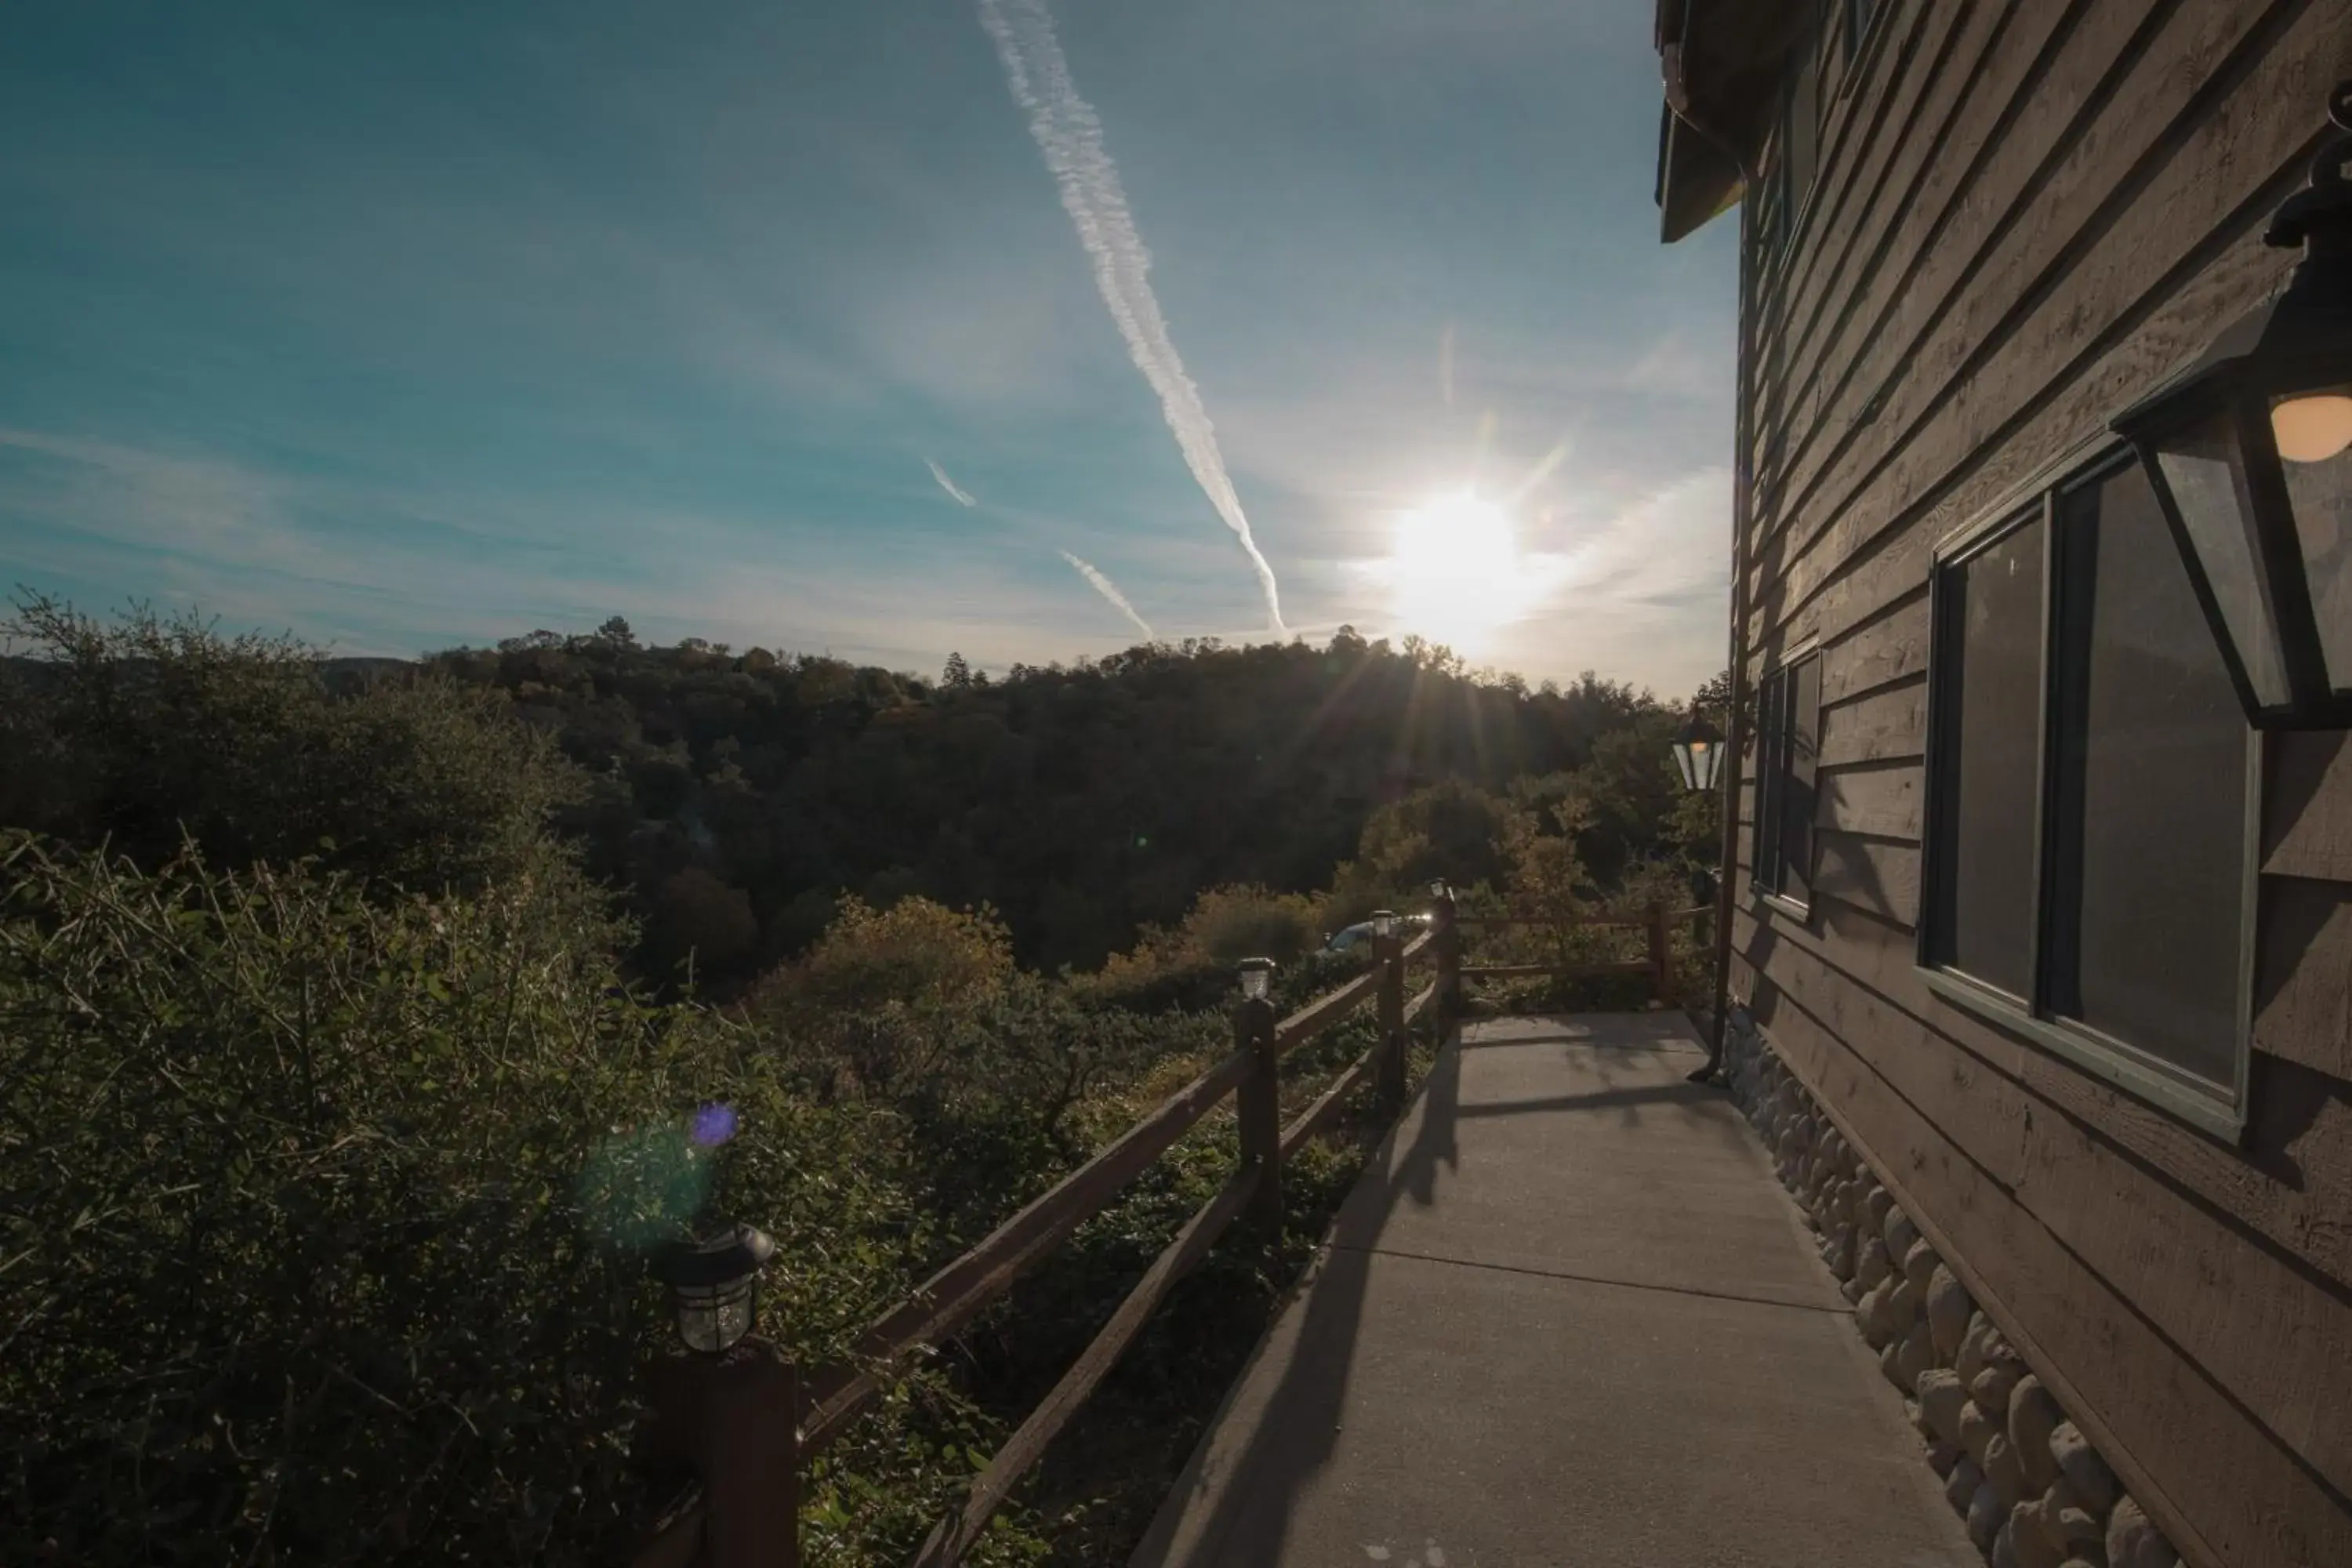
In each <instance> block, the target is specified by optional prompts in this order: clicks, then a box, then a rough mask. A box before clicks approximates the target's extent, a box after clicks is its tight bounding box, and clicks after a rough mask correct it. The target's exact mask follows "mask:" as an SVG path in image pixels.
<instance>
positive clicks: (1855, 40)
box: [1843, 0, 1885, 65]
mask: <svg viewBox="0 0 2352 1568" xmlns="http://www.w3.org/2000/svg"><path fill="white" fill-rule="evenodd" d="M1883 10H1885V5H1884V4H1883V0H1844V11H1845V26H1844V28H1843V40H1844V51H1843V52H1844V54H1845V58H1846V62H1847V63H1848V64H1849V65H1851V64H1852V63H1853V59H1854V58H1855V57H1856V56H1858V55H1860V54H1861V53H1862V46H1863V45H1864V44H1865V43H1867V42H1869V41H1870V25H1871V23H1873V22H1874V21H1876V20H1877V19H1878V14H1879V12H1881V11H1883Z"/></svg>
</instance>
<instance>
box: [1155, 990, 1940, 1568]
mask: <svg viewBox="0 0 2352 1568" xmlns="http://www.w3.org/2000/svg"><path fill="white" fill-rule="evenodd" d="M1463 1033H1464V1036H1465V1038H1464V1039H1462V1040H1461V1041H1459V1042H1457V1043H1455V1044H1454V1045H1450V1046H1449V1047H1447V1048H1446V1049H1445V1050H1444V1052H1443V1053H1441V1054H1440V1056H1439V1058H1438V1060H1437V1062H1436V1064H1435V1066H1434V1067H1433V1068H1432V1070H1431V1072H1430V1075H1429V1078H1428V1080H1427V1082H1426V1083H1425V1084H1424V1085H1423V1089H1422V1091H1421V1093H1420V1095H1419V1096H1418V1097H1417V1098H1416V1100H1415V1101H1414V1103H1413V1105H1412V1107H1411V1108H1410V1109H1409V1110H1408V1111H1407V1113H1406V1115H1405V1117H1404V1119H1403V1120H1402V1121H1401V1122H1400V1123H1399V1125H1398V1126H1397V1127H1396V1128H1395V1129H1394V1130H1393V1131H1391V1134H1390V1136H1389V1138H1388V1139H1387V1140H1386V1141H1385V1142H1383V1143H1382V1144H1381V1147H1380V1148H1379V1149H1378V1150H1377V1151H1375V1152H1374V1154H1373V1155H1372V1157H1371V1159H1370V1161H1369V1162H1368V1163H1367V1165H1366V1167H1365V1170H1364V1173H1363V1175H1362V1176H1361V1178H1360V1181H1359V1183H1358V1184H1357V1186H1356V1188H1355V1190H1354V1191H1353V1192H1352V1193H1351V1194H1349V1198H1348V1200H1347V1202H1346V1203H1345V1204H1344V1205H1342V1206H1341V1209H1340V1212H1339V1215H1338V1216H1337V1218H1335V1220H1334V1221H1333V1224H1332V1227H1331V1231H1330V1234H1329V1236H1328V1237H1327V1238H1326V1245H1325V1246H1324V1247H1323V1248H1322V1249H1321V1251H1320V1252H1319V1253H1318V1258H1317V1260H1316V1261H1315V1263H1314V1264H1313V1265H1312V1266H1311V1267H1310V1268H1309V1269H1308V1270H1307V1273H1306V1274H1305V1275H1304V1276H1303V1277H1302V1278H1301V1279H1300V1281H1299V1283H1298V1284H1297V1286H1296V1287H1295V1288H1294V1290H1293V1292H1292V1294H1291V1296H1290V1298H1289V1300H1287V1301H1286V1304H1285V1305H1284V1307H1283V1308H1282V1310H1280V1311H1279V1312H1278V1313H1277V1314H1276V1320H1275V1321H1274V1324H1273V1326H1272V1327H1271V1328H1270V1329H1269V1330H1268V1331H1267V1333H1266V1335H1265V1339H1264V1341H1262V1342H1260V1344H1259V1345H1258V1347H1257V1349H1256V1351H1255V1353H1254V1354H1253V1355H1252V1357H1251V1360H1250V1362H1249V1364H1248V1365H1247V1366H1246V1367H1245V1368H1244V1371H1243V1373H1242V1375H1241V1377H1240V1379H1239V1380H1238V1381H1237V1382H1236V1384H1235V1385H1234V1390H1233V1392H1232V1393H1231V1394H1229V1395H1228V1396H1227V1399H1226V1401H1225V1404H1224V1406H1223V1408H1222V1409H1221V1410H1220V1411H1219V1412H1218V1414H1217V1416H1216V1418H1215V1419H1214V1420H1213V1422H1212V1423H1211V1426H1210V1427H1209V1430H1208V1431H1207V1432H1206V1434H1204V1435H1203V1436H1202V1440H1201V1443H1200V1445H1199V1447H1198V1448H1197V1449H1196V1450H1195V1452H1194V1454H1193V1456H1192V1462H1191V1463H1190V1464H1189V1465H1188V1466H1187V1468H1186V1469H1185V1471H1184V1473H1183V1475H1182V1476H1181V1478H1180V1479H1179V1480H1178V1482H1177V1485H1176V1487H1175V1489H1173V1490H1172V1491H1171V1494H1170V1496H1169V1498H1168V1500H1167V1502H1166V1503H1165V1504H1164V1505H1163V1507H1162V1508H1161V1510H1160V1514H1159V1516H1158V1518H1156V1519H1155V1520H1154V1521H1153V1522H1152V1525H1151V1528H1150V1531H1149V1532H1148V1533H1147V1534H1146V1536H1145V1538H1144V1540H1143V1542H1142V1544H1141V1545H1140V1546H1139V1548H1138V1550H1137V1552H1136V1553H1135V1555H1134V1557H1133V1558H1132V1559H1131V1563H1130V1568H1340V1565H1342V1564H1346V1565H1348V1568H1359V1565H1362V1564H1366V1563H1392V1564H1396V1565H1398V1568H1403V1565H1405V1564H1412V1565H1413V1568H1424V1565H1426V1568H1482V1565H1483V1568H1506V1565H1515V1564H1535V1563H1559V1564H1568V1563H1574V1564H1576V1565H1577V1568H1616V1565H1622V1568H1636V1565H1638V1568H1679V1565H1684V1564H1687V1565H1691V1568H1698V1565H1702V1564H1705V1565H1708V1568H1713V1565H1717V1564H1725V1563H1740V1564H1748V1565H1754V1568H1781V1565H1786V1568H1796V1565H1797V1564H1804V1565H1805V1568H1847V1565H1849V1564H1851V1565H1853V1568H1860V1565H1862V1564H1864V1563H1869V1564H1874V1565H1875V1564H1882V1563H1900V1564H1903V1565H1905V1568H1973V1565H1974V1564H1975V1563H1976V1562H1977V1559H1976V1555H1975V1552H1974V1551H1973V1549H1971V1548H1970V1547H1969V1544H1968V1542H1967V1540H1966V1538H1965V1536H1964V1535H1963V1534H1962V1532H1961V1531H1960V1529H1959V1526H1958V1521H1956V1520H1954V1519H1953V1518H1952V1517H1951V1515H1950V1513H1949V1512H1948V1510H1946V1509H1945V1508H1944V1505H1943V1502H1942V1500H1941V1498H1940V1496H1939V1495H1938V1490H1937V1485H1936V1481H1935V1478H1934V1474H1933V1472H1932V1471H1931V1470H1929V1469H1928V1468H1927V1465H1926V1464H1925V1462H1924V1458H1923V1456H1922V1455H1921V1454H1920V1452H1919V1449H1918V1447H1917V1443H1916V1438H1915V1437H1914V1436H1913V1435H1912V1434H1911V1432H1910V1430H1909V1428H1908V1426H1906V1423H1905V1421H1904V1418H1903V1414H1902V1409H1901V1405H1900V1401H1899V1399H1898V1398H1897V1396H1896V1395H1895V1390H1894V1389H1893V1388H1891V1387H1890V1386H1888V1385H1887V1384H1886V1383H1885V1380H1884V1378H1883V1377H1881V1376H1880V1374H1879V1372H1878V1369H1877V1366H1876V1363H1875V1360H1874V1358H1873V1357H1872V1356H1870V1354H1869V1353H1868V1352H1867V1350H1866V1349H1865V1348H1864V1346H1863V1344H1862V1342H1861V1340H1860V1339H1859V1337H1858V1336H1857V1335H1856V1334H1855V1333H1854V1331H1853V1326H1852V1324H1851V1322H1850V1321H1848V1316H1847V1313H1846V1311H1845V1306H1844V1302H1843V1299H1842V1298H1841V1297H1840V1296H1839V1295H1838V1294H1837V1290H1836V1285H1835V1281H1834V1280H1833V1279H1832V1278H1831V1277H1830V1275H1829V1273H1828V1271H1827V1270H1826V1269H1825V1268H1822V1265H1821V1261H1820V1259H1819V1258H1818V1256H1816V1254H1815V1253H1814V1251H1813V1248H1812V1247H1811V1245H1810V1241H1809V1238H1808V1237H1807V1236H1806V1234H1805V1233H1804V1231H1803V1230H1802V1228H1801V1225H1800V1223H1799V1220H1798V1217H1797V1213H1796V1210H1795V1208H1794V1205H1791V1204H1790V1202H1789V1200H1788V1198H1787V1196H1786V1194H1784V1193H1783V1192H1782V1191H1781V1189H1780V1186H1779V1184H1778V1183H1777V1181H1776V1180H1775V1179H1774V1177H1773V1174H1772V1172H1771V1168H1770V1163H1769V1160H1768V1159H1767V1158H1766V1157H1765V1154H1764V1152H1763V1150H1762V1147H1761V1145H1760V1144H1759V1142H1758V1141H1757V1139H1756V1137H1755V1134H1754V1132H1753V1131H1752V1130H1750V1129H1749V1128H1748V1125H1747V1123H1746V1122H1745V1121H1743V1120H1741V1118H1740V1117H1739V1115H1738V1111H1737V1110H1736V1109H1735V1108H1734V1107H1733V1106H1732V1105H1731V1103H1730V1101H1729V1100H1728V1099H1727V1097H1725V1096H1724V1095H1723V1094H1722V1093H1721V1091H1719V1090H1715V1089H1705V1088H1701V1087H1699V1086H1696V1085H1693V1084H1689V1083H1686V1082H1685V1081H1684V1080H1683V1074H1684V1072H1685V1070H1686V1069H1687V1068H1689V1067H1690V1066H1691V1065H1693V1064H1694V1063H1695V1062H1696V1060H1698V1059H1699V1058H1701V1057H1702V1056H1703V1055H1704V1052H1703V1051H1702V1050H1701V1048H1700V1047H1699V1046H1698V1045H1697V1043H1696V1040H1695V1039H1693V1038H1692V1037H1690V1035H1689V1033H1688V1030H1687V1026H1686V1025H1685V1024H1684V1022H1683V1021H1682V1020H1681V1019H1680V1018H1679V1017H1678V1016H1677V1017H1671V1018H1670V1017H1668V1016H1661V1015H1654V1014H1652V1015H1621V1016H1607V1015H1596V1016H1578V1017H1574V1018H1569V1019H1485V1020H1475V1021H1472V1022H1470V1023H1468V1024H1467V1025H1465V1028H1464V1031H1463Z"/></svg>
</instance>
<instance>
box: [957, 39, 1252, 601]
mask: <svg viewBox="0 0 2352 1568" xmlns="http://www.w3.org/2000/svg"><path fill="white" fill-rule="evenodd" d="M980 20H981V25H982V26H984V27H986V28H987V29H988V36H989V37H991V38H992V39H993V40H994V41H995V44H996V54H997V58H998V59H999V60H1001V61H1002V62H1003V66H1004V80H1005V85H1006V86H1007V87H1008V88H1010V89H1012V93H1013V102H1015V103H1016V104H1018V105H1020V106H1021V108H1022V109H1023V110H1024V111H1026V112H1027V114H1028V116H1029V134H1030V135H1031V136H1032V137H1034V139H1035V140H1036V142H1037V147H1038V150H1039V151H1040V152H1041V153H1044V154H1045V167H1046V169H1047V170H1048V171H1050V172H1051V173H1052V174H1053V176H1054V182H1055V184H1056V185H1058V186H1059V187H1060V189H1061V193H1062V206H1063V209H1064V210H1065V211H1066V212H1067V213H1068V214H1069V215H1070V222H1071V223H1072V224H1073V225H1075V226H1076V228H1077V231H1078V240H1079V243H1081V244H1082V245H1084V246H1085V247H1086V248H1087V255H1088V256H1089V257H1091V258H1093V259H1094V264H1095V284H1096V287H1097V288H1098V289H1101V291H1102V297H1103V303H1104V304H1105V305H1107V306H1108V307H1109V309H1110V315H1111V320H1112V321H1115V322H1116V323H1118V330H1119V335H1120V336H1122V337H1124V338H1125V339H1126V340H1127V350H1128V353H1129V355H1130V356H1131V357H1132V358H1133V359H1134V361H1135V366H1136V368H1137V369H1138V370H1139V371H1141V372H1142V373H1143V378H1144V380H1146V381H1147V382H1149V383H1150V384H1151V389H1152V390H1153V391H1154V392H1156V393H1158V394H1159V395H1160V410H1161V412H1162V413H1163V414H1164V415H1165V416H1167V420H1168V428H1169V429H1170V430H1171V432H1173V433H1174V435H1175V437H1176V445H1177V447H1179V448H1180V449H1181V450H1182V452H1183V454H1184V462H1185V466H1186V467H1188V468H1191V469H1192V477H1193V479H1196V480H1198V481H1199V482H1200V486H1201V489H1202V492H1203V493H1204V494H1206V495H1207V496H1208V498H1209V504H1210V505H1211V506H1213V507H1214V508H1216V510H1217V515H1218V516H1219V517H1221V518H1223V520H1224V523H1225V526H1226V527H1227V528H1230V529H1232V530H1233V531H1234V537H1235V538H1237V539H1239V540H1240V541H1241V545H1242V550H1243V552H1244V553H1245V554H1247V555H1248V557H1249V559H1250V564H1251V565H1252V566H1253V567H1255V569H1256V572H1257V578H1258V585H1259V587H1260V589H1261V590H1263V592H1264V593H1265V613H1266V616H1267V619H1268V622H1269V624H1270V625H1271V626H1272V629H1274V630H1275V631H1277V632H1279V631H1281V630H1283V629H1284V627H1283V624H1282V594H1281V589H1280V587H1279V585H1278V584H1276V582H1275V578H1274V568H1273V567H1272V566H1270V565H1268V564H1266V559H1265V555H1264V554H1263V553H1261V552H1260V551H1259V550H1258V547H1257V541H1256V540H1255V538H1254V537H1253V536H1252V535H1251V533H1250V525H1249V518H1248V517H1247V516H1246V515H1245V514H1244V512H1243V511H1242V503H1241V498H1240V497H1239V496H1238V495H1236V494H1235V493H1234V484H1233V479H1231V478H1230V477H1229V476H1228V475H1227V474H1226V472H1225V462H1224V458H1223V455H1222V454H1220V453H1219V451H1218V450H1217V437H1216V431H1215V428H1214V426H1212V425H1211V424H1210V423H1209V415H1208V411H1207V409H1205V408H1204V407H1202V404H1201V392H1200V388H1198V387H1196V386H1194V385H1193V384H1192V378H1191V377H1190V376H1188V375H1186V374H1184V362H1183V360H1182V359H1181V358H1180V357H1178V355H1177V353H1176V345H1175V343H1174V342H1172V341H1171V339H1170V337H1169V335H1168V322H1167V320H1166V319H1165V318H1164V317H1162V316H1161V315H1160V300H1159V299H1158V297H1157V296H1155V295H1154V294H1153V293H1152V291H1151V279H1150V272H1151V253H1150V251H1149V250H1147V249H1145V248H1144V245H1143V240H1142V238H1141V237H1140V236H1139V235H1138V234H1137V233H1136V228H1135V218H1134V215H1133V214H1132V213H1130V212H1129V209H1128V205H1127V192H1126V189H1125V187H1123V186H1122V185H1121V184H1120V183H1119V178H1118V166H1117V165H1116V164H1114V163H1112V162H1111V159H1110V153H1108V151H1106V150H1105V148H1104V146H1103V134H1102V121H1101V120H1100V119H1099V118H1098V117H1097V115H1096V113H1095V110H1094V106H1093V105H1092V104H1090V103H1088V102H1087V100H1085V99H1083V98H1081V97H1080V96H1078V89H1077V85H1076V82H1074V81H1073V80H1072V79H1071V77H1070V64H1069V61H1068V60H1067V59H1066V58H1064V56H1063V54H1062V46H1061V42H1060V40H1059V39H1058V38H1056V37H1055V34H1054V18H1053V16H1051V15H1050V14H1049V13H1048V12H1047V11H1046V9H1045V5H1044V0H980ZM1129 613H1130V614H1132V612H1129Z"/></svg>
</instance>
